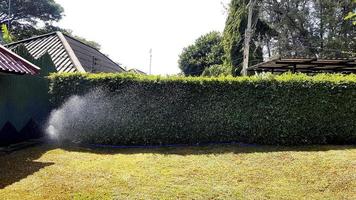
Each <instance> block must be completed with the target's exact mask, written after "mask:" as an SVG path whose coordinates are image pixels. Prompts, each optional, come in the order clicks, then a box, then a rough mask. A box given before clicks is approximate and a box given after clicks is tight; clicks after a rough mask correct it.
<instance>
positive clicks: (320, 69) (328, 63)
mask: <svg viewBox="0 0 356 200" xmlns="http://www.w3.org/2000/svg"><path fill="white" fill-rule="evenodd" d="M248 71H249V72H255V73H259V72H271V73H284V72H289V71H290V72H292V73H297V72H298V73H307V74H316V73H344V74H351V73H356V58H276V59H272V60H270V61H267V62H263V63H260V64H257V65H254V66H252V67H250V68H249V69H248Z"/></svg>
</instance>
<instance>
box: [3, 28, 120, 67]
mask: <svg viewBox="0 0 356 200" xmlns="http://www.w3.org/2000/svg"><path fill="white" fill-rule="evenodd" d="M20 45H24V46H25V47H26V48H27V50H28V51H29V53H30V54H31V55H32V56H33V57H34V58H35V59H38V58H40V57H41V56H42V55H43V54H45V53H48V54H49V55H50V56H51V58H52V61H53V63H54V64H55V68H56V70H57V71H58V72H122V71H125V70H124V69H123V68H121V67H120V65H118V64H117V63H115V62H114V61H112V60H111V59H110V58H109V57H108V56H106V55H104V54H103V53H101V52H100V51H98V50H97V49H95V48H93V47H91V46H89V45H87V44H84V43H82V42H81V41H79V40H77V39H75V38H73V37H71V36H68V35H66V34H63V33H61V32H53V33H49V34H45V35H40V36H36V37H32V38H29V39H25V40H21V41H18V42H15V43H11V44H8V45H6V47H8V48H9V49H11V50H14V49H16V48H17V47H18V46H20Z"/></svg>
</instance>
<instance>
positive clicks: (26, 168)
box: [0, 146, 356, 199]
mask: <svg viewBox="0 0 356 200" xmlns="http://www.w3.org/2000/svg"><path fill="white" fill-rule="evenodd" d="M355 188H356V147H355V146H322V147H320V146H317V147H296V148H282V147H240V146H213V147H189V148H188V147H187V148H179V149H178V148H168V149H167V148H164V149H154V150H144V149H126V150H110V151H104V150H95V151H93V150H88V149H83V148H56V147H50V146H40V147H34V148H31V149H27V150H23V151H19V152H15V153H12V154H10V155H5V156H0V199H356V189H355Z"/></svg>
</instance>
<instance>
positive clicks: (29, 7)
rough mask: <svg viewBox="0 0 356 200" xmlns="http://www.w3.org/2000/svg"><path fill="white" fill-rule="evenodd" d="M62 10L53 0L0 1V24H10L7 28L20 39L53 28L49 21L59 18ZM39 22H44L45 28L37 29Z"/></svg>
mask: <svg viewBox="0 0 356 200" xmlns="http://www.w3.org/2000/svg"><path fill="white" fill-rule="evenodd" d="M9 7H10V15H9ZM63 12H64V9H63V8H62V7H61V5H59V4H58V3H56V2H55V1H54V0H11V5H9V1H1V2H0V24H8V25H10V26H9V27H8V28H9V29H10V30H11V33H12V35H13V36H14V37H15V38H16V39H17V40H20V39H24V38H26V37H28V36H29V35H35V34H37V33H38V32H39V33H41V32H48V31H47V29H53V28H54V27H53V26H51V25H50V24H51V22H54V21H58V20H60V19H61V18H62V16H63ZM40 22H41V23H43V24H45V28H42V29H38V27H37V25H38V23H40Z"/></svg>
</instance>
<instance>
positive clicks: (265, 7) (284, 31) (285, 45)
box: [260, 0, 356, 57]
mask: <svg viewBox="0 0 356 200" xmlns="http://www.w3.org/2000/svg"><path fill="white" fill-rule="evenodd" d="M352 7H353V5H352V0H293V1H292V0H279V1H275V0H262V6H261V7H260V8H261V14H262V15H261V18H263V19H264V20H265V21H266V22H267V23H268V24H269V25H270V26H271V27H273V29H275V30H276V31H277V32H278V36H277V37H276V38H275V40H274V44H273V45H272V46H273V49H274V51H275V52H274V53H275V54H279V55H281V56H317V57H345V56H347V54H350V53H352V52H353V51H354V49H356V46H355V45H356V43H355V39H354V38H355V37H356V35H355V33H356V32H355V30H356V29H355V27H353V26H352V22H351V21H345V20H344V17H345V16H346V15H347V13H348V12H349V11H350V10H352Z"/></svg>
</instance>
